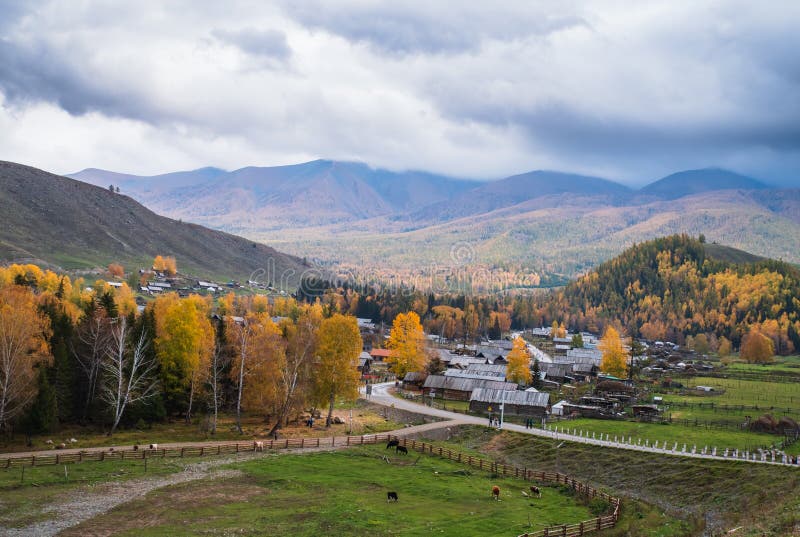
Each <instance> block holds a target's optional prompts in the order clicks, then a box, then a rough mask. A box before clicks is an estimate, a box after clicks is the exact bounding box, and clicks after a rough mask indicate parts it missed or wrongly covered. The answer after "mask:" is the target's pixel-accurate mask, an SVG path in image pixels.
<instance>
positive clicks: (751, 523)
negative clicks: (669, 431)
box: [451, 427, 800, 537]
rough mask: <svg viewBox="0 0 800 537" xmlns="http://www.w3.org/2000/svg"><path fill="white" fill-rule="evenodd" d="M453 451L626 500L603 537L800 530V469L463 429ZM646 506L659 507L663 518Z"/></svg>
mask: <svg viewBox="0 0 800 537" xmlns="http://www.w3.org/2000/svg"><path fill="white" fill-rule="evenodd" d="M451 445H452V446H453V448H454V449H460V450H462V451H469V450H472V451H475V452H480V453H485V454H487V455H488V456H490V457H492V458H495V459H497V460H502V461H505V462H508V463H510V464H516V465H524V466H527V467H529V468H536V469H537V470H538V469H542V470H558V471H561V472H564V473H567V474H569V475H573V476H575V477H578V478H581V479H584V480H587V481H588V482H590V483H592V484H594V485H595V486H601V487H606V488H607V489H608V490H610V491H611V492H612V493H614V494H619V495H621V496H622V497H623V504H622V506H623V507H622V515H623V519H622V520H621V522H620V524H619V525H618V526H617V528H615V529H614V530H611V531H609V532H608V533H607V534H604V535H609V536H615V535H619V536H622V535H625V536H640V535H720V534H721V532H723V531H728V530H731V529H733V528H735V527H738V526H743V527H744V528H743V529H742V530H740V531H739V532H737V533H736V534H735V535H738V536H740V537H742V536H747V537H751V536H752V537H755V536H769V537H773V536H774V537H777V536H786V535H796V534H797V531H798V530H800V497H798V496H797V494H795V491H796V490H798V487H800V469H793V468H782V467H774V466H768V465H759V464H748V463H743V462H732V461H708V460H698V459H688V458H684V457H668V456H667V457H665V456H660V455H654V454H649V453H643V452H635V451H624V450H618V449H612V448H604V447H599V446H590V445H583V444H574V443H570V442H564V443H561V442H555V441H553V440H550V439H545V438H538V437H530V436H527V435H523V434H517V433H511V432H502V433H498V432H497V431H495V430H490V429H487V428H482V427H465V428H463V429H462V431H461V434H460V435H458V436H457V437H455V438H454V439H453V440H451ZM559 445H560V446H561V447H557V446H559ZM631 498H634V499H639V500H641V501H643V502H645V504H639V503H637V502H635V501H631ZM648 505H649V506H658V510H657V512H653V511H652V508H648ZM670 517H677V518H679V519H681V520H682V521H683V522H681V523H676V522H675V520H674V519H671V518H670ZM659 520H660V522H659ZM712 530H713V533H712ZM704 531H707V532H708V533H704Z"/></svg>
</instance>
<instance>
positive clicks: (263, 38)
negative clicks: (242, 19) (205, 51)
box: [212, 28, 292, 61]
mask: <svg viewBox="0 0 800 537" xmlns="http://www.w3.org/2000/svg"><path fill="white" fill-rule="evenodd" d="M212 35H213V36H214V37H216V38H217V39H219V40H220V41H222V42H224V43H227V44H230V45H233V46H235V47H237V48H239V49H240V50H242V51H243V52H245V53H247V54H251V55H253V56H261V57H266V58H271V59H277V60H282V61H283V60H287V59H288V58H289V57H290V56H291V54H292V50H291V48H290V47H289V43H288V42H287V40H286V34H284V33H283V32H281V31H278V30H271V29H266V30H259V29H256V28H244V29H241V30H225V29H217V30H214V31H213V32H212Z"/></svg>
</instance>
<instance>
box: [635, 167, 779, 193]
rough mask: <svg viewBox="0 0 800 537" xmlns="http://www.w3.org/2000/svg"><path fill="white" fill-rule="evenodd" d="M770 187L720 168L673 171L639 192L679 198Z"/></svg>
mask: <svg viewBox="0 0 800 537" xmlns="http://www.w3.org/2000/svg"><path fill="white" fill-rule="evenodd" d="M765 188H768V187H767V185H765V184H764V183H762V182H761V181H757V180H756V179H753V178H752V177H746V176H744V175H739V174H738V173H734V172H731V171H728V170H723V169H720V168H706V169H703V170H687V171H683V172H678V173H673V174H672V175H668V176H667V177H664V178H662V179H659V180H658V181H656V182H654V183H650V184H649V185H647V186H645V187H644V188H642V189H641V190H640V191H639V193H640V194H642V195H645V196H656V197H658V198H661V199H670V200H672V199H678V198H682V197H684V196H690V195H692V194H699V193H701V192H713V191H717V190H761V189H765Z"/></svg>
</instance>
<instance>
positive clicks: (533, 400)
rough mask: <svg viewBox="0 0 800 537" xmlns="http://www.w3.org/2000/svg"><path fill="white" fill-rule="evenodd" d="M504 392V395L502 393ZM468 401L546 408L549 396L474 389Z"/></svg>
mask: <svg viewBox="0 0 800 537" xmlns="http://www.w3.org/2000/svg"><path fill="white" fill-rule="evenodd" d="M504 392H505V393H504ZM469 400H470V401H481V402H484V403H498V404H499V403H501V402H504V401H505V402H506V403H508V404H509V405H519V406H536V407H547V403H548V401H550V394H549V393H546V392H523V391H507V390H495V389H492V388H476V389H474V390H473V391H472V395H471V396H470V398H469Z"/></svg>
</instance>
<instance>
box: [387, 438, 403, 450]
mask: <svg viewBox="0 0 800 537" xmlns="http://www.w3.org/2000/svg"><path fill="white" fill-rule="evenodd" d="M399 445H400V440H398V439H397V438H394V439H391V440H389V443H388V444H386V449H389V448H390V447H393V448H396V447H397V446H399Z"/></svg>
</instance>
